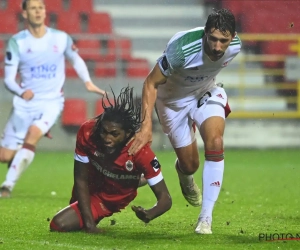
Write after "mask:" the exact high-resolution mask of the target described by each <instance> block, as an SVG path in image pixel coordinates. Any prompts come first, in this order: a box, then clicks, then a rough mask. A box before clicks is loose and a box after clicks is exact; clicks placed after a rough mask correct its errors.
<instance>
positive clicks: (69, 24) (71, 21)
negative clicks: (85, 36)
mask: <svg viewBox="0 0 300 250" xmlns="http://www.w3.org/2000/svg"><path fill="white" fill-rule="evenodd" d="M57 14H58V16H57V29H59V30H62V31H65V32H67V33H70V34H72V33H73V34H76V33H77V34H78V33H82V30H81V20H80V15H79V13H76V12H58V13H57Z"/></svg>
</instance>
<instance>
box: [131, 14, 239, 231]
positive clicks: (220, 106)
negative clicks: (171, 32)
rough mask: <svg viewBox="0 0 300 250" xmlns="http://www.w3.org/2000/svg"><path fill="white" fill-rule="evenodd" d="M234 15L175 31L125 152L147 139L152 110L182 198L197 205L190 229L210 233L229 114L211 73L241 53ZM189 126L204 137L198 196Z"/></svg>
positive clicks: (146, 86) (194, 145)
mask: <svg viewBox="0 0 300 250" xmlns="http://www.w3.org/2000/svg"><path fill="white" fill-rule="evenodd" d="M240 50H241V41H240V39H239V38H238V36H237V35H236V31H235V17H234V16H233V14H232V13H231V12H230V11H229V10H226V9H221V10H218V11H215V12H213V13H212V14H210V15H209V16H208V19H207V21H206V24H205V27H198V28H195V29H192V30H188V31H181V32H178V33H177V34H175V36H173V37H172V38H171V40H170V41H169V43H168V45H167V47H166V49H165V51H164V53H163V55H162V56H161V57H160V58H159V59H158V60H157V64H156V65H155V67H154V68H153V70H152V71H151V72H150V74H149V75H148V76H147V78H146V80H145V82H144V87H143V95H142V107H143V110H142V111H143V114H145V119H144V121H143V123H142V126H141V130H140V131H139V132H138V133H137V134H136V137H135V141H134V142H133V143H132V145H131V148H130V149H129V151H128V152H129V154H135V153H136V152H137V151H138V150H139V149H140V148H141V147H142V146H143V145H144V144H146V143H148V142H149V141H151V138H152V117H151V115H152V111H153V107H154V103H155V102H156V110H157V114H158V117H159V120H160V123H161V126H162V128H163V131H164V132H165V133H166V134H167V135H168V137H169V139H170V142H171V144H172V146H173V148H174V150H175V152H176V155H177V160H176V162H175V168H176V170H177V173H178V177H179V182H180V186H181V190H182V193H183V195H184V197H185V199H186V200H187V201H188V202H189V203H190V204H191V205H193V206H200V205H201V203H202V210H201V212H200V215H199V218H198V223H197V226H196V229H195V232H196V233H199V234H211V233H212V231H211V224H212V213H213V208H214V205H215V202H216V200H217V198H218V196H219V193H220V189H221V185H222V180H223V172H224V148H223V134H224V129H225V117H227V115H228V114H229V113H230V109H229V106H228V105H227V95H226V93H225V91H224V89H223V88H221V87H219V86H218V85H217V84H216V76H217V75H218V73H219V72H220V71H221V70H222V69H223V68H225V67H226V66H227V65H228V64H229V63H230V61H231V60H232V59H233V58H234V57H235V56H236V55H237V54H238V53H239V52H240ZM194 125H195V126H196V127H197V128H198V130H199V131H200V135H201V137H202V140H203V142H204V148H205V162H204V169H203V200H202V197H201V192H200V189H199V188H198V186H197V185H196V183H195V182H194V179H193V174H194V173H195V172H196V171H197V169H198V168H199V153H198V147H197V143H196V141H195V131H194V128H193V127H194Z"/></svg>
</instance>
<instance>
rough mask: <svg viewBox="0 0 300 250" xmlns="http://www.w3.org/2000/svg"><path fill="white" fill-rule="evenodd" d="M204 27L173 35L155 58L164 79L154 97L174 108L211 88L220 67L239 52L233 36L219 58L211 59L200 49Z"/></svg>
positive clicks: (237, 38)
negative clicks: (160, 54) (164, 81)
mask: <svg viewBox="0 0 300 250" xmlns="http://www.w3.org/2000/svg"><path fill="white" fill-rule="evenodd" d="M204 35H205V32H204V27H198V28H195V29H191V30H187V31H181V32H178V33H177V34H175V35H174V36H173V37H172V38H171V40H170V41H169V43H168V44H167V47H166V49H165V51H164V53H163V55H162V56H161V57H160V58H159V59H158V60H157V61H158V65H159V67H160V70H161V72H162V73H163V74H164V75H165V76H167V77H168V79H167V82H166V83H165V84H163V85H160V86H159V87H158V93H157V98H158V99H160V100H161V101H162V102H163V103H165V104H172V105H174V106H177V107H182V106H185V105H186V103H187V102H190V101H192V100H194V98H195V97H199V95H202V94H204V93H205V92H206V91H208V90H211V89H212V88H214V87H215V78H216V76H217V74H218V73H219V72H220V71H221V69H222V68H224V67H226V66H227V65H228V64H229V62H230V61H231V60H232V59H233V58H234V57H235V56H236V55H237V54H238V53H239V52H240V50H241V41H240V39H239V37H238V36H235V37H234V39H233V40H232V42H231V43H230V45H229V47H228V49H227V50H226V52H225V54H224V55H223V57H222V58H220V59H219V60H218V61H212V60H211V59H210V58H209V57H208V56H207V55H206V54H205V53H204V48H203V46H204V45H203V44H204V41H203V38H204Z"/></svg>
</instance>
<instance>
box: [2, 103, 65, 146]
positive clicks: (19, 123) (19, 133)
mask: <svg viewBox="0 0 300 250" xmlns="http://www.w3.org/2000/svg"><path fill="white" fill-rule="evenodd" d="M63 107H64V100H63V99H60V100H55V101H47V102H46V101H45V102H43V104H42V105H39V106H37V107H36V108H35V109H31V110H27V111H26V110H24V109H18V108H16V107H15V108H13V109H12V112H11V114H10V117H9V119H8V122H7V123H6V126H5V128H4V131H3V135H2V140H1V146H2V147H4V148H7V149H10V150H17V149H18V146H19V145H20V144H23V142H24V139H25V136H26V134H27V132H28V129H29V127H30V126H31V125H35V126H37V127H38V128H39V129H40V130H41V131H42V132H43V134H46V133H47V132H48V131H49V130H50V128H51V127H52V126H53V125H54V123H55V122H56V120H57V118H58V117H59V115H60V113H61V111H62V110H63Z"/></svg>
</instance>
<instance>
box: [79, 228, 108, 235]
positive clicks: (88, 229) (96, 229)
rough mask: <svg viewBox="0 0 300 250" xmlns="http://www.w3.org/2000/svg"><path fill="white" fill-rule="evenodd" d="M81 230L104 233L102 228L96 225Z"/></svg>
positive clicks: (90, 232)
mask: <svg viewBox="0 0 300 250" xmlns="http://www.w3.org/2000/svg"><path fill="white" fill-rule="evenodd" d="M83 230H84V231H85V232H86V233H89V234H101V233H104V230H103V229H100V228H98V227H89V228H83Z"/></svg>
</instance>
